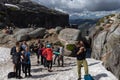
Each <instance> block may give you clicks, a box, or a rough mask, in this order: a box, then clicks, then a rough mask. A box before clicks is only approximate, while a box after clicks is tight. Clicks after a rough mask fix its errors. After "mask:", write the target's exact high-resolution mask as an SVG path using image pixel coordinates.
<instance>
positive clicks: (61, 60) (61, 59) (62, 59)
mask: <svg viewBox="0 0 120 80" xmlns="http://www.w3.org/2000/svg"><path fill="white" fill-rule="evenodd" d="M60 62H62V65H61V66H63V65H64V57H63V56H62V55H59V59H58V65H59V66H60Z"/></svg>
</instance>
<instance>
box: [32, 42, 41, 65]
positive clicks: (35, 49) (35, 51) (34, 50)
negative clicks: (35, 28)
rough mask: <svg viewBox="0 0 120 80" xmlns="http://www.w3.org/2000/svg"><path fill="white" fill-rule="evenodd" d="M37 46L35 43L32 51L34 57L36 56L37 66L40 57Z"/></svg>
mask: <svg viewBox="0 0 120 80" xmlns="http://www.w3.org/2000/svg"><path fill="white" fill-rule="evenodd" d="M38 48H39V47H38V44H37V43H35V44H34V49H33V52H34V53H35V54H36V56H37V64H39V57H40V55H39V54H38Z"/></svg>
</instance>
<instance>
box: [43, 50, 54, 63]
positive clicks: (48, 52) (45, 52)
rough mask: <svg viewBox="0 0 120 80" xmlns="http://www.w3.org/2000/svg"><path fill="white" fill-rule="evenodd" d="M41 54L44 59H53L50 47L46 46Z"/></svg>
mask: <svg viewBox="0 0 120 80" xmlns="http://www.w3.org/2000/svg"><path fill="white" fill-rule="evenodd" d="M42 55H44V56H45V57H46V60H48V61H51V60H52V59H53V51H52V49H51V48H46V49H45V50H44V51H43V52H42Z"/></svg>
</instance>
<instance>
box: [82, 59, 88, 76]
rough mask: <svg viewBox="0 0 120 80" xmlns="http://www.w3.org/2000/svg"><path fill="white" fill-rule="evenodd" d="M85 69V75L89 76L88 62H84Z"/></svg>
mask: <svg viewBox="0 0 120 80" xmlns="http://www.w3.org/2000/svg"><path fill="white" fill-rule="evenodd" d="M83 67H84V70H85V75H88V64H87V60H83Z"/></svg>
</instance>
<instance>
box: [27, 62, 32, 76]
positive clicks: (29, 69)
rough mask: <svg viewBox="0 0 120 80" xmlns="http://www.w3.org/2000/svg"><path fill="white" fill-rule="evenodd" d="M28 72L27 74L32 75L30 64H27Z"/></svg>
mask: <svg viewBox="0 0 120 80" xmlns="http://www.w3.org/2000/svg"><path fill="white" fill-rule="evenodd" d="M28 73H29V76H32V75H31V64H28Z"/></svg>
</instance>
